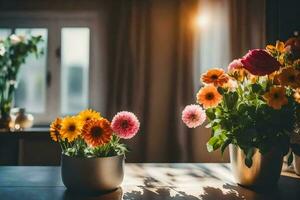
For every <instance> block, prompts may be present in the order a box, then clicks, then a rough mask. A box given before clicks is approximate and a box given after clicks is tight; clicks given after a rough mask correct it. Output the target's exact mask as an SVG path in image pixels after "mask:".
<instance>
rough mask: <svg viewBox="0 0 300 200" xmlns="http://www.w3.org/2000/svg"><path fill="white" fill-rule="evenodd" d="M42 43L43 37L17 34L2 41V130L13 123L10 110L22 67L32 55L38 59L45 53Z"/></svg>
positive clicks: (0, 112) (0, 121)
mask: <svg viewBox="0 0 300 200" xmlns="http://www.w3.org/2000/svg"><path fill="white" fill-rule="evenodd" d="M40 42H42V38H41V36H37V37H35V36H31V37H30V38H29V39H26V38H25V37H23V36H17V35H15V34H13V35H11V36H9V37H8V38H6V39H5V40H0V115H1V117H0V128H1V129H8V128H9V124H10V121H11V117H10V110H11V107H12V101H13V97H14V92H15V89H16V86H17V76H18V72H19V70H20V66H21V65H22V64H24V63H25V61H26V58H27V57H28V56H29V55H30V54H35V55H36V57H38V56H39V55H40V54H42V53H43V50H42V49H39V48H38V44H39V43H40Z"/></svg>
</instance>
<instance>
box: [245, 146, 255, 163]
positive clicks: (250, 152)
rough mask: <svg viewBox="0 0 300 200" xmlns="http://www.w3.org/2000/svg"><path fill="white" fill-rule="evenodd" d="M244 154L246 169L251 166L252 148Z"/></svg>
mask: <svg viewBox="0 0 300 200" xmlns="http://www.w3.org/2000/svg"><path fill="white" fill-rule="evenodd" d="M245 154H246V158H245V164H246V166H247V167H248V168H250V167H251V166H252V163H253V161H252V157H253V155H254V148H250V149H248V150H247V152H245Z"/></svg>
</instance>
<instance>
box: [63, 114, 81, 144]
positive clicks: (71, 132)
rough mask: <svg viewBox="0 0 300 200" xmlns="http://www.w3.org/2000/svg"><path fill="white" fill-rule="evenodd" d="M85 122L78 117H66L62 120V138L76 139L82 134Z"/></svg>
mask: <svg viewBox="0 0 300 200" xmlns="http://www.w3.org/2000/svg"><path fill="white" fill-rule="evenodd" d="M82 126H83V122H82V121H81V120H80V119H79V118H78V117H65V118H64V119H63V120H62V122H61V131H60V132H61V136H62V139H67V140H68V141H69V142H72V141H74V140H75V139H76V138H77V137H78V136H80V134H81V129H82Z"/></svg>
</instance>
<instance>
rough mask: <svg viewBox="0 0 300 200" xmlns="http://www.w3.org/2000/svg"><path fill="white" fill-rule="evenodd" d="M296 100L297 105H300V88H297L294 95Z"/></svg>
mask: <svg viewBox="0 0 300 200" xmlns="http://www.w3.org/2000/svg"><path fill="white" fill-rule="evenodd" d="M294 98H295V101H296V102H297V103H300V88H297V89H296V90H295V93H294Z"/></svg>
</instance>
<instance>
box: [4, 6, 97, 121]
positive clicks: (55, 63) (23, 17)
mask: <svg viewBox="0 0 300 200" xmlns="http://www.w3.org/2000/svg"><path fill="white" fill-rule="evenodd" d="M98 23H99V22H98V14H97V13H96V12H54V11H53V12H46V11H45V12H39V11H35V12H2V13H0V28H11V29H13V28H46V29H47V30H48V41H47V45H48V46H47V55H46V73H50V76H51V83H50V84H49V85H48V84H47V83H46V98H45V112H44V113H41V114H40V113H34V116H35V125H48V124H49V122H51V121H52V120H53V119H54V118H56V117H57V116H61V115H62V113H61V110H60V108H61V107H60V103H61V95H60V92H61V91H60V89H61V59H60V56H57V55H56V54H57V52H56V51H57V49H58V48H59V49H60V48H61V30H62V28H63V27H64V28H65V27H87V28H89V29H90V57H89V69H88V70H89V72H88V74H89V82H88V107H93V105H97V104H98V103H97V98H93V97H94V96H95V95H93V94H94V93H95V92H96V91H97V90H96V88H95V86H94V84H95V82H94V80H95V75H94V74H95V72H96V71H97V69H96V66H98V65H99V56H96V55H95V52H97V50H98V49H99V47H98V44H99V42H98V38H97V35H98V34H99V33H98ZM59 53H60V52H59ZM97 73H99V72H98V71H97ZM46 76H47V75H46Z"/></svg>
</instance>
